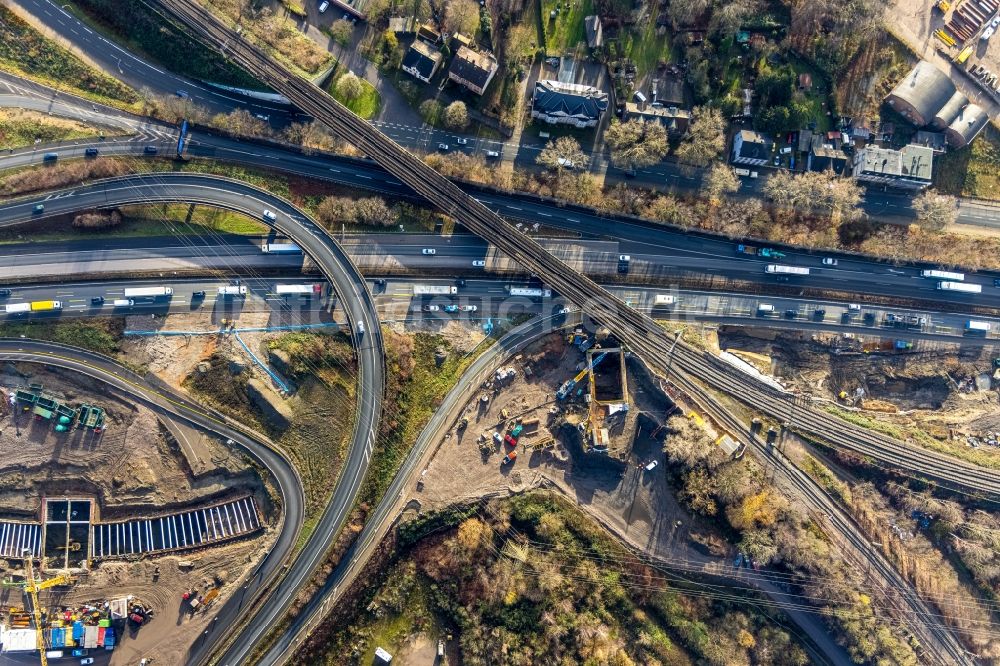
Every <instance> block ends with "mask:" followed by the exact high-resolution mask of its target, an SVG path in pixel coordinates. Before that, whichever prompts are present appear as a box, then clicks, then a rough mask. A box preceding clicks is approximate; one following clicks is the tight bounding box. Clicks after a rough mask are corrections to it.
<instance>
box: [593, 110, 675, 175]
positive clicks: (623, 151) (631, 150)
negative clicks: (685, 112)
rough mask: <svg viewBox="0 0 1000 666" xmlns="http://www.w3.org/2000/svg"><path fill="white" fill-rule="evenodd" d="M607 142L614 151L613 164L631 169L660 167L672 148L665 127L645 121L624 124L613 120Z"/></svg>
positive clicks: (606, 134) (607, 132)
mask: <svg viewBox="0 0 1000 666" xmlns="http://www.w3.org/2000/svg"><path fill="white" fill-rule="evenodd" d="M604 140H605V141H607V142H608V146H609V147H610V148H611V161H612V162H614V163H615V165H616V166H619V167H625V168H627V169H635V168H638V167H645V166H649V165H650V164H656V163H657V162H659V161H660V160H662V159H663V158H664V157H665V156H666V154H667V151H668V150H669V149H670V146H669V145H668V144H667V131H666V130H665V129H664V127H663V125H661V124H660V123H657V122H648V123H647V122H646V121H644V120H630V121H628V122H624V123H622V122H618V120H617V119H616V120H612V121H611V125H610V126H609V127H608V129H607V131H606V132H605V133H604Z"/></svg>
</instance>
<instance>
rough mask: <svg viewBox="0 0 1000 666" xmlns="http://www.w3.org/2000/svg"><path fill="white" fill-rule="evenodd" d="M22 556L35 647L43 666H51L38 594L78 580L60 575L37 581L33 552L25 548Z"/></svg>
mask: <svg viewBox="0 0 1000 666" xmlns="http://www.w3.org/2000/svg"><path fill="white" fill-rule="evenodd" d="M22 555H23V556H24V591H25V593H26V594H27V595H28V598H29V599H30V600H31V615H32V618H33V620H34V622H35V645H36V647H37V648H38V656H39V657H40V658H41V660H42V666H49V660H48V658H47V657H46V656H45V632H44V631H43V630H42V607H41V606H40V605H39V603H38V593H39V591H41V590H47V589H48V588H50V587H56V586H58V585H72V584H73V583H75V582H76V579H75V578H73V577H72V576H69V575H68V574H59V575H58V576H56V577H55V578H49V579H47V580H41V579H39V580H35V569H34V562H33V561H32V559H31V550H30V549H28V548H25V549H24V552H23V553H22Z"/></svg>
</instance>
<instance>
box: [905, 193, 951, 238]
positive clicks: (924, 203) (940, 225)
mask: <svg viewBox="0 0 1000 666" xmlns="http://www.w3.org/2000/svg"><path fill="white" fill-rule="evenodd" d="M913 210H914V211H915V212H916V214H917V224H919V225H920V227H921V228H922V229H924V230H926V231H941V230H942V229H944V228H945V227H946V226H948V225H949V224H954V222H955V220H956V219H958V206H957V201H956V199H955V197H953V196H950V195H947V194H941V193H939V192H936V191H935V190H924V191H923V192H921V193H920V194H919V195H917V196H916V197H914V199H913Z"/></svg>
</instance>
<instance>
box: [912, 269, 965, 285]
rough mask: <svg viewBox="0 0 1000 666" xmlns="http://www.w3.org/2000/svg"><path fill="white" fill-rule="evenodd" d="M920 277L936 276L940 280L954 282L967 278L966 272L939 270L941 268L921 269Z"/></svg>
mask: <svg viewBox="0 0 1000 666" xmlns="http://www.w3.org/2000/svg"><path fill="white" fill-rule="evenodd" d="M920 277H925V278H936V279H938V280H950V281H952V282H961V281H962V280H964V279H965V273H956V272H954V271H939V270H936V269H934V270H925V271H920Z"/></svg>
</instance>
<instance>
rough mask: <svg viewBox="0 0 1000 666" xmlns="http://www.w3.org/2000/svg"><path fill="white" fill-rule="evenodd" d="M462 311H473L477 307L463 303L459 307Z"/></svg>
mask: <svg viewBox="0 0 1000 666" xmlns="http://www.w3.org/2000/svg"><path fill="white" fill-rule="evenodd" d="M460 309H461V310H462V312H475V311H476V310H478V309H479V308H478V307H476V306H475V305H463V306H462V307H461V308H460Z"/></svg>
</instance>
